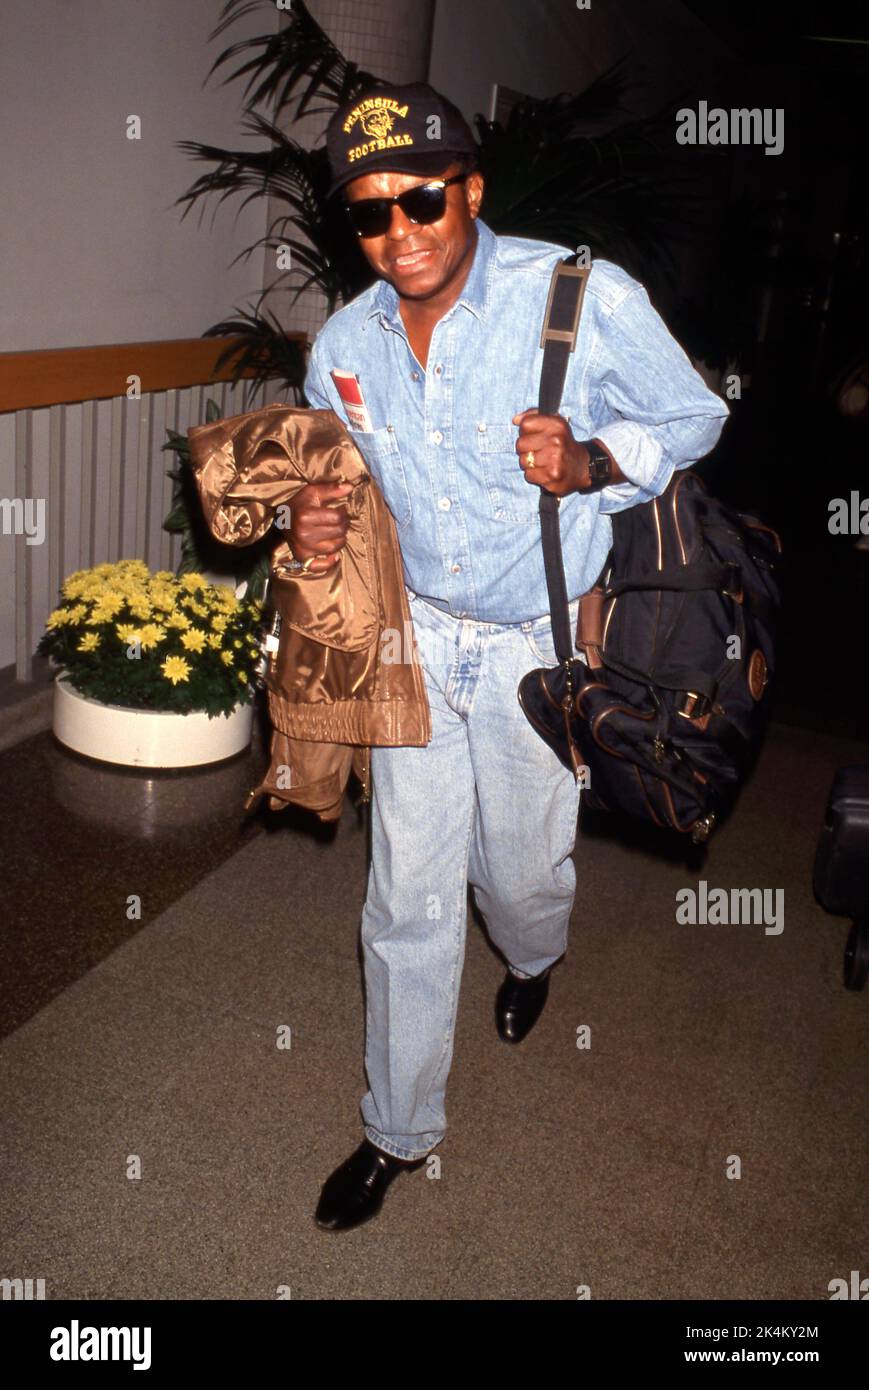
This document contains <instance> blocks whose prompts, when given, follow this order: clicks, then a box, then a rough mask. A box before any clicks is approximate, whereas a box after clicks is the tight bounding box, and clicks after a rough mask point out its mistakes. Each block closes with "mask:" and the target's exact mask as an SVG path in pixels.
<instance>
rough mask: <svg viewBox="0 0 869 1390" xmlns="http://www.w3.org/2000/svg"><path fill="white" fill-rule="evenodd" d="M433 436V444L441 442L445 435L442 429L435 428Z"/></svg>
mask: <svg viewBox="0 0 869 1390" xmlns="http://www.w3.org/2000/svg"><path fill="white" fill-rule="evenodd" d="M431 438H432V443H433V444H440V442H441V440H442V439H443V435H442V434H441V432H440V430H435V432H434V434H433V435H432V437H431Z"/></svg>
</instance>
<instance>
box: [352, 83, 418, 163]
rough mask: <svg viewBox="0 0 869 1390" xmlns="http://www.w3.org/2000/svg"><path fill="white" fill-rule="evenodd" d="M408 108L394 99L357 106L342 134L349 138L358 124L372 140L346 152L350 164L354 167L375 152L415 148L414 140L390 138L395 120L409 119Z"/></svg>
mask: <svg viewBox="0 0 869 1390" xmlns="http://www.w3.org/2000/svg"><path fill="white" fill-rule="evenodd" d="M408 109H409V108H408V107H407V106H401V105H400V104H399V103H398V102H397V101H395V100H394V99H393V98H392V97H368V98H367V100H366V101H362V102H360V103H359V105H358V106H354V108H353V110H352V111H351V112H350V115H349V116H348V117H347V119H346V121H345V122H344V125H343V126H342V130H343V132H344V134H345V135H349V134H350V132H351V131H352V129H353V127H354V125H355V124H356V122H357V121H358V122H359V125H360V126H361V128H362V130H363V131H364V133H365V134H366V135H368V136H370V137H371V142H370V144H364V145H356V146H354V147H353V148H352V149H350V150H348V151H347V163H348V164H352V163H353V162H354V161H355V160H357V159H363V158H364V157H365V155H367V154H372V153H374V151H376V150H391V149H393V148H395V147H396V146H399V145H412V144H413V143H414V140H413V136H412V135H409V134H405V135H392V134H390V132H391V130H392V128H393V126H394V125H395V117H396V116H400V117H401V118H402V119H403V118H404V117H405V116H406V115H407V112H408Z"/></svg>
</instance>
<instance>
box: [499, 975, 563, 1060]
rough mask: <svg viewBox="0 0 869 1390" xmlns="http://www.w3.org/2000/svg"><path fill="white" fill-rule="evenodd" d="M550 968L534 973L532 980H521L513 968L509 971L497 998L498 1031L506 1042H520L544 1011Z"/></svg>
mask: <svg viewBox="0 0 869 1390" xmlns="http://www.w3.org/2000/svg"><path fill="white" fill-rule="evenodd" d="M551 969H552V966H550V967H549V970H551ZM549 970H544V971H543V973H542V974H540V975H532V977H531V979H530V980H520V979H519V977H518V975H514V974H513V972H512V970H508V971H507V974H506V977H505V979H504V982H503V984H502V985H501V988H500V989H499V990H498V995H497V998H496V1000H495V1018H496V1021H497V1024H498V1034H499V1036H500V1037H501V1038H503V1040H504V1042H508V1043H520V1042H521V1041H522V1039H523V1038H527V1036H528V1034H529V1033H530V1032H531V1029H532V1028H533V1027H534V1025H535V1023H536V1022H537V1020H538V1018H539V1017H540V1015H541V1014H542V1013H543V1006H544V1004H545V1003H546V1000H547V997H548V995H549Z"/></svg>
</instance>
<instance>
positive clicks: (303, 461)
mask: <svg viewBox="0 0 869 1390" xmlns="http://www.w3.org/2000/svg"><path fill="white" fill-rule="evenodd" d="M187 438H188V440H189V443H190V458H191V464H192V468H193V474H194V477H195V479H196V484H197V487H198V489H199V495H200V498H201V500H202V505H203V509H204V512H205V516H206V520H207V521H208V525H209V527H210V529H211V531H212V533H213V535H214V536H216V538H217V539H218V540H219V541H223V542H224V543H225V544H227V545H252V544H253V543H254V542H255V541H258V540H259V539H260V538H261V537H262V536H264V535H265V534H266V532H267V531H268V530H269V528H270V527H271V526H272V524H273V523H274V522H275V520H276V511H277V508H278V507H279V506H280V505H281V504H282V503H286V502H289V501H290V500H291V499H292V498H293V497H294V496H295V494H296V493H297V492H298V491H299V490H300V489H301V488H303V487H304V486H305V485H306V484H307V483H338V482H346V483H352V484H354V488H353V491H352V492H351V493H348V495H347V497H346V499H345V500H344V501H342V502H341V503H340V505H341V506H346V507H347V510H348V513H349V516H350V527H349V531H348V534H347V540H346V544H345V546H344V548H343V550H342V551H341V559H340V560H339V562H338V564H337V565H336V566H334V568H333V569H331V570H329V571H327V572H326V573H325V574H322V575H320V574H293V573H291V572H289V571H288V570H287V569H286V566H287V563H288V562H289V561H290V560H291V559H292V555H291V552H290V549H289V545H288V543H287V541H281V542H279V543H278V545H277V546H276V547H275V549H274V551H273V552H272V555H271V578H270V582H269V595H270V598H271V601H272V603H273V604H274V606H275V607H276V608H277V610H278V612H279V613H280V615H281V619H282V626H281V634H280V645H279V649H278V651H277V653H276V655H274V656H272V657H271V658H270V660H269V667H268V671H267V674H266V687H267V690H268V703H269V714H270V715H271V720H272V724H273V726H274V729H273V733H272V743H271V765H270V767H269V769H268V772H267V773H266V775H265V777H264V779H263V781H262V782H261V783H260V785H259V786H258V787H255V788H254V789H253V790H252V791H251V792H250V794H249V796H248V798H247V802H246V806H248V807H249V806H251V805H252V804H253V802H254V801H255V800H256V799H257V798H258V797H259V796H261V795H263V794H268V797H269V801H268V805H269V807H270V809H272V810H277V809H282V808H283V807H285V806H286V805H287V804H290V803H292V804H295V805H298V806H304V807H306V808H307V809H308V810H311V811H314V812H316V814H317V815H318V816H319V817H320V819H321V820H336V819H337V818H338V817H339V816H340V814H341V806H342V802H343V796H344V791H345V788H346V785H347V780H348V778H349V775H350V771H351V768H352V770H353V771H354V772H356V774H357V776H358V777H359V779H360V781H361V782H362V787H363V797H365V798H367V796H368V786H369V748H370V746H371V745H372V744H385V745H389V746H394V745H398V744H411V745H414V746H417V747H421V746H423V745H425V744H426V743H428V742H429V739H430V738H431V713H430V710H429V703H428V697H427V695H426V691H425V685H424V683H423V679H422V671H421V669H420V665H419V662H418V660H415V659H409V657H412V654H413V652H414V650H415V648H414V646H413V626H412V622H411V617H410V607H409V605H408V602H407V594H406V592H405V587H404V578H403V573H402V567H401V553H400V550H399V546H398V536H397V534H396V529H395V522H394V520H393V518H392V514H391V513H390V511H389V509H388V508H387V506H386V503H385V501H384V500H383V495H382V493H381V492H380V489H379V488H378V486H377V484H376V482H375V481H374V479H373V478H372V477H371V475H370V473H369V471H368V468H367V466H366V463H365V460H364V459H363V457H362V455H361V453H360V452H359V450H358V449H357V447H356V445H355V444H354V442H353V439H352V438H351V436H350V435H349V434H348V432H347V430H346V429H345V427H344V425H343V424H342V422H341V420H340V419H339V418H338V416H337V415H335V414H334V413H333V411H331V410H303V409H298V408H295V407H292V406H287V405H282V404H274V405H270V406H266V407H265V409H263V410H258V411H252V412H249V413H248V414H245V415H235V416H231V417H230V418H228V419H226V420H216V421H214V422H213V423H212V424H208V425H196V426H194V427H193V428H192V429H189V430H188V431H187ZM283 515H284V514H281V517H282V518H283Z"/></svg>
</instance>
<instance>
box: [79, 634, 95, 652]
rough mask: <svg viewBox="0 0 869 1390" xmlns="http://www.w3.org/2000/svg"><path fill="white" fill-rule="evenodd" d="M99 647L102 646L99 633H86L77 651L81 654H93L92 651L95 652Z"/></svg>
mask: <svg viewBox="0 0 869 1390" xmlns="http://www.w3.org/2000/svg"><path fill="white" fill-rule="evenodd" d="M99 645H100V636H99V633H98V632H86V633H85V634H84V636H83V637H82V639H81V641H80V642H79V644H78V646H77V647H76V651H79V652H92V651H95V650H96V648H97V647H98V646H99Z"/></svg>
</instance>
